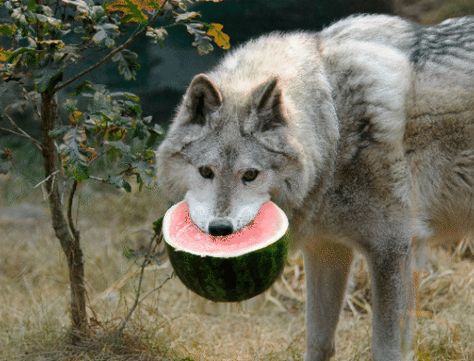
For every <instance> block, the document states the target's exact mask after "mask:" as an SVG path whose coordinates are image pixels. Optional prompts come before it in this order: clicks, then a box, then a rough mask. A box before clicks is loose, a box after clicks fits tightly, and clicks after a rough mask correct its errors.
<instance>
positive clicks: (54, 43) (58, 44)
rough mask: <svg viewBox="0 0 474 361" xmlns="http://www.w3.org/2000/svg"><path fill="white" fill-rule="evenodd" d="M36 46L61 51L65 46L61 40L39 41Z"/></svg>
mask: <svg viewBox="0 0 474 361" xmlns="http://www.w3.org/2000/svg"><path fill="white" fill-rule="evenodd" d="M37 44H39V45H43V48H44V47H48V48H50V49H62V48H64V46H65V44H64V42H63V41H62V40H41V41H38V42H37Z"/></svg>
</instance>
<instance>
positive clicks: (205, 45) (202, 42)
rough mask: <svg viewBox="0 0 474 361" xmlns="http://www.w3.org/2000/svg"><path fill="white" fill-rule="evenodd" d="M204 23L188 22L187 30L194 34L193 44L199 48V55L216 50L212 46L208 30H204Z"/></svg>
mask: <svg viewBox="0 0 474 361" xmlns="http://www.w3.org/2000/svg"><path fill="white" fill-rule="evenodd" d="M203 29H204V24H202V23H198V22H193V23H190V24H186V30H187V31H188V33H190V34H191V35H193V36H194V41H193V43H192V45H193V46H195V47H196V48H197V51H198V53H199V55H205V54H208V53H210V52H211V51H212V50H214V47H213V46H212V39H211V38H210V37H209V36H207V34H206V32H205V31H204V30H203Z"/></svg>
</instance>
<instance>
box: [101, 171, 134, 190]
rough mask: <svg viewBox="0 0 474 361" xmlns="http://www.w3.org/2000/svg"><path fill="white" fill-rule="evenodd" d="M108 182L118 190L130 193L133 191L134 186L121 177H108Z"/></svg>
mask: <svg viewBox="0 0 474 361" xmlns="http://www.w3.org/2000/svg"><path fill="white" fill-rule="evenodd" d="M107 182H108V183H109V184H111V185H113V186H114V187H116V188H119V189H124V190H125V191H126V192H128V193H130V192H131V191H132V186H131V185H130V183H128V182H127V181H126V180H125V178H124V177H123V176H121V175H118V176H108V177H107Z"/></svg>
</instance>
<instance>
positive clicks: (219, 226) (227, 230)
mask: <svg viewBox="0 0 474 361" xmlns="http://www.w3.org/2000/svg"><path fill="white" fill-rule="evenodd" d="M233 231H234V228H233V227H232V223H231V222H230V221H228V220H226V219H215V220H213V221H211V222H210V223H209V233H210V234H211V235H212V236H227V235H229V234H231V233H232V232H233Z"/></svg>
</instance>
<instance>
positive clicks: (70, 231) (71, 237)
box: [41, 93, 87, 343]
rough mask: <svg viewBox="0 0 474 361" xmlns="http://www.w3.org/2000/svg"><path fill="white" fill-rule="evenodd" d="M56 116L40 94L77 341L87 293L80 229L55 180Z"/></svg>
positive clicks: (51, 196) (51, 102)
mask: <svg viewBox="0 0 474 361" xmlns="http://www.w3.org/2000/svg"><path fill="white" fill-rule="evenodd" d="M56 119H57V104H56V100H55V99H54V95H52V94H48V93H43V94H42V95H41V121H42V123H41V132H42V147H43V159H44V170H45V173H46V177H47V180H46V182H45V186H46V190H47V193H48V201H49V209H50V212H51V219H52V223H53V228H54V232H55V234H56V237H57V238H58V240H59V242H60V244H61V247H62V250H63V252H64V254H65V255H66V259H67V265H68V271H69V282H70V287H71V322H72V334H71V336H72V341H73V342H74V343H76V342H77V341H79V340H80V339H81V338H82V337H83V336H84V335H85V334H86V332H87V313H86V293H85V287H84V262H83V257H82V250H81V245H80V238H79V232H77V231H75V230H74V228H73V227H71V228H69V227H68V223H67V220H66V217H65V215H64V210H63V205H62V203H61V195H60V191H59V185H58V183H59V182H58V181H57V179H56V178H57V176H56V174H57V169H58V162H57V160H58V153H57V151H56V146H55V144H54V140H53V138H52V137H50V135H49V132H50V131H51V130H53V129H54V127H55V123H56ZM50 175H52V176H50Z"/></svg>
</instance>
